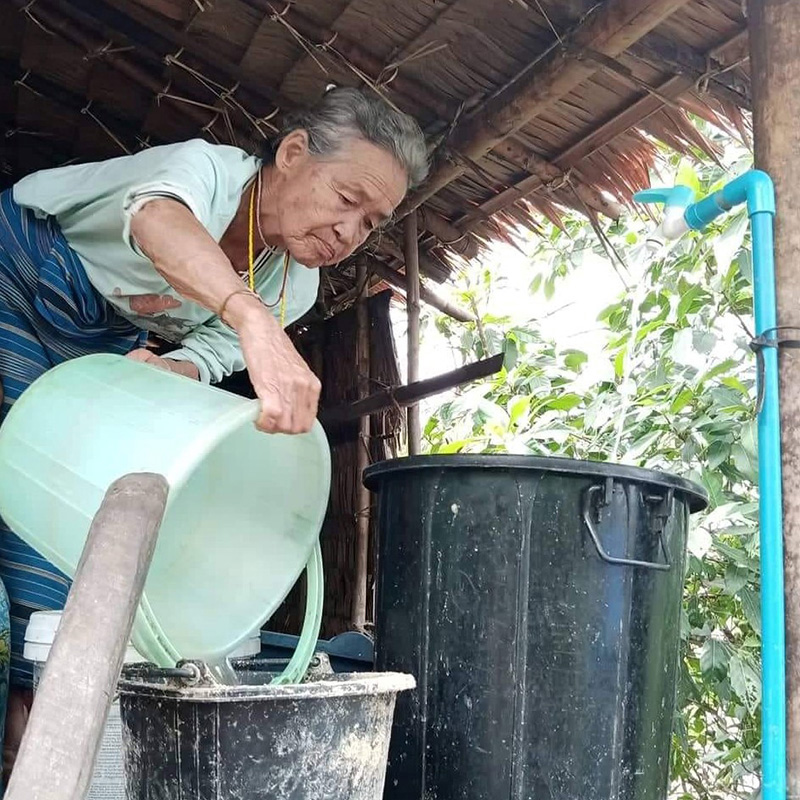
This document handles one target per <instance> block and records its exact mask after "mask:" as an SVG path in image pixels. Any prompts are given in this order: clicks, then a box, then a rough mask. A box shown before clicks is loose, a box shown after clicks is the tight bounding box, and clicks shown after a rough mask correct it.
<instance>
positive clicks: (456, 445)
mask: <svg viewBox="0 0 800 800" xmlns="http://www.w3.org/2000/svg"><path fill="white" fill-rule="evenodd" d="M468 444H469V440H467V439H462V440H460V441H457V442H448V443H447V444H443V445H442V446H441V447H439V448H438V449H437V450H436V452H437V453H442V454H444V455H449V454H450V453H460V452H461V451H462V450H463V449H464V448H465V447H466V446H467V445H468Z"/></svg>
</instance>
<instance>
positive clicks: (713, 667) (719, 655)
mask: <svg viewBox="0 0 800 800" xmlns="http://www.w3.org/2000/svg"><path fill="white" fill-rule="evenodd" d="M729 662H730V651H729V650H728V648H727V646H726V645H725V643H724V642H721V641H719V639H715V638H714V637H713V636H709V637H708V639H706V643H705V644H704V645H703V649H702V650H701V651H700V670H701V671H702V673H703V675H705V676H707V677H714V678H722V677H724V676H725V673H726V671H727V669H728V663H729Z"/></svg>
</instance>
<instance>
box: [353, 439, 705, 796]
mask: <svg viewBox="0 0 800 800" xmlns="http://www.w3.org/2000/svg"><path fill="white" fill-rule="evenodd" d="M365 483H366V485H367V486H368V487H369V488H370V489H372V490H374V491H377V492H378V493H379V529H380V541H379V548H378V554H379V562H378V587H377V613H376V668H377V669H380V670H384V669H390V670H398V671H401V672H410V673H411V674H413V675H415V676H416V678H417V687H418V688H417V691H416V692H413V693H409V694H407V695H406V696H405V697H403V698H401V699H400V700H399V701H398V706H397V712H396V715H395V730H394V733H393V738H392V746H391V750H390V756H389V768H388V773H387V782H386V792H385V794H384V797H385V798H386V800H512V799H513V800H664V798H665V797H666V792H667V783H668V778H669V748H670V738H671V736H670V734H671V729H672V717H673V713H674V696H675V680H676V674H677V659H678V652H679V643H680V604H681V594H682V587H683V579H684V567H685V558H686V540H687V533H688V528H689V514H690V513H691V512H694V511H699V510H701V509H702V508H704V507H705V505H706V496H705V494H704V492H703V490H702V489H701V488H700V487H698V486H696V485H694V484H692V483H690V482H688V481H685V480H682V479H680V478H676V477H674V476H671V475H666V474H662V473H658V472H653V471H650V470H644V469H637V468H632V467H624V466H619V465H614V464H603V463H592V462H583V461H572V460H568V459H560V458H552V459H551V458H532V457H531V458H527V457H516V456H489V455H487V456H429V457H415V458H408V459H400V460H397V461H390V462H384V463H381V464H376V465H374V466H372V467H371V468H369V469H368V470H367V471H366V473H365Z"/></svg>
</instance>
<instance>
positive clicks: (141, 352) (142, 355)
mask: <svg viewBox="0 0 800 800" xmlns="http://www.w3.org/2000/svg"><path fill="white" fill-rule="evenodd" d="M126 357H127V358H129V359H130V360H131V361H152V360H153V359H154V358H157V356H156V355H155V354H154V353H151V352H150V351H149V350H145V349H144V348H143V347H142V348H139V349H138V350H131V352H130V353H128V355H127V356H126Z"/></svg>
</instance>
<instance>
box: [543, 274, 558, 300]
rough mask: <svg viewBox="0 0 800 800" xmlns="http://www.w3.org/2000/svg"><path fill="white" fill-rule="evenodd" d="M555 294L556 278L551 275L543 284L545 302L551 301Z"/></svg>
mask: <svg viewBox="0 0 800 800" xmlns="http://www.w3.org/2000/svg"><path fill="white" fill-rule="evenodd" d="M555 292H556V276H555V275H551V276H550V277H549V278H548V279H547V280H546V281H545V282H544V297H545V300H552V299H553V295H554V294H555Z"/></svg>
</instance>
